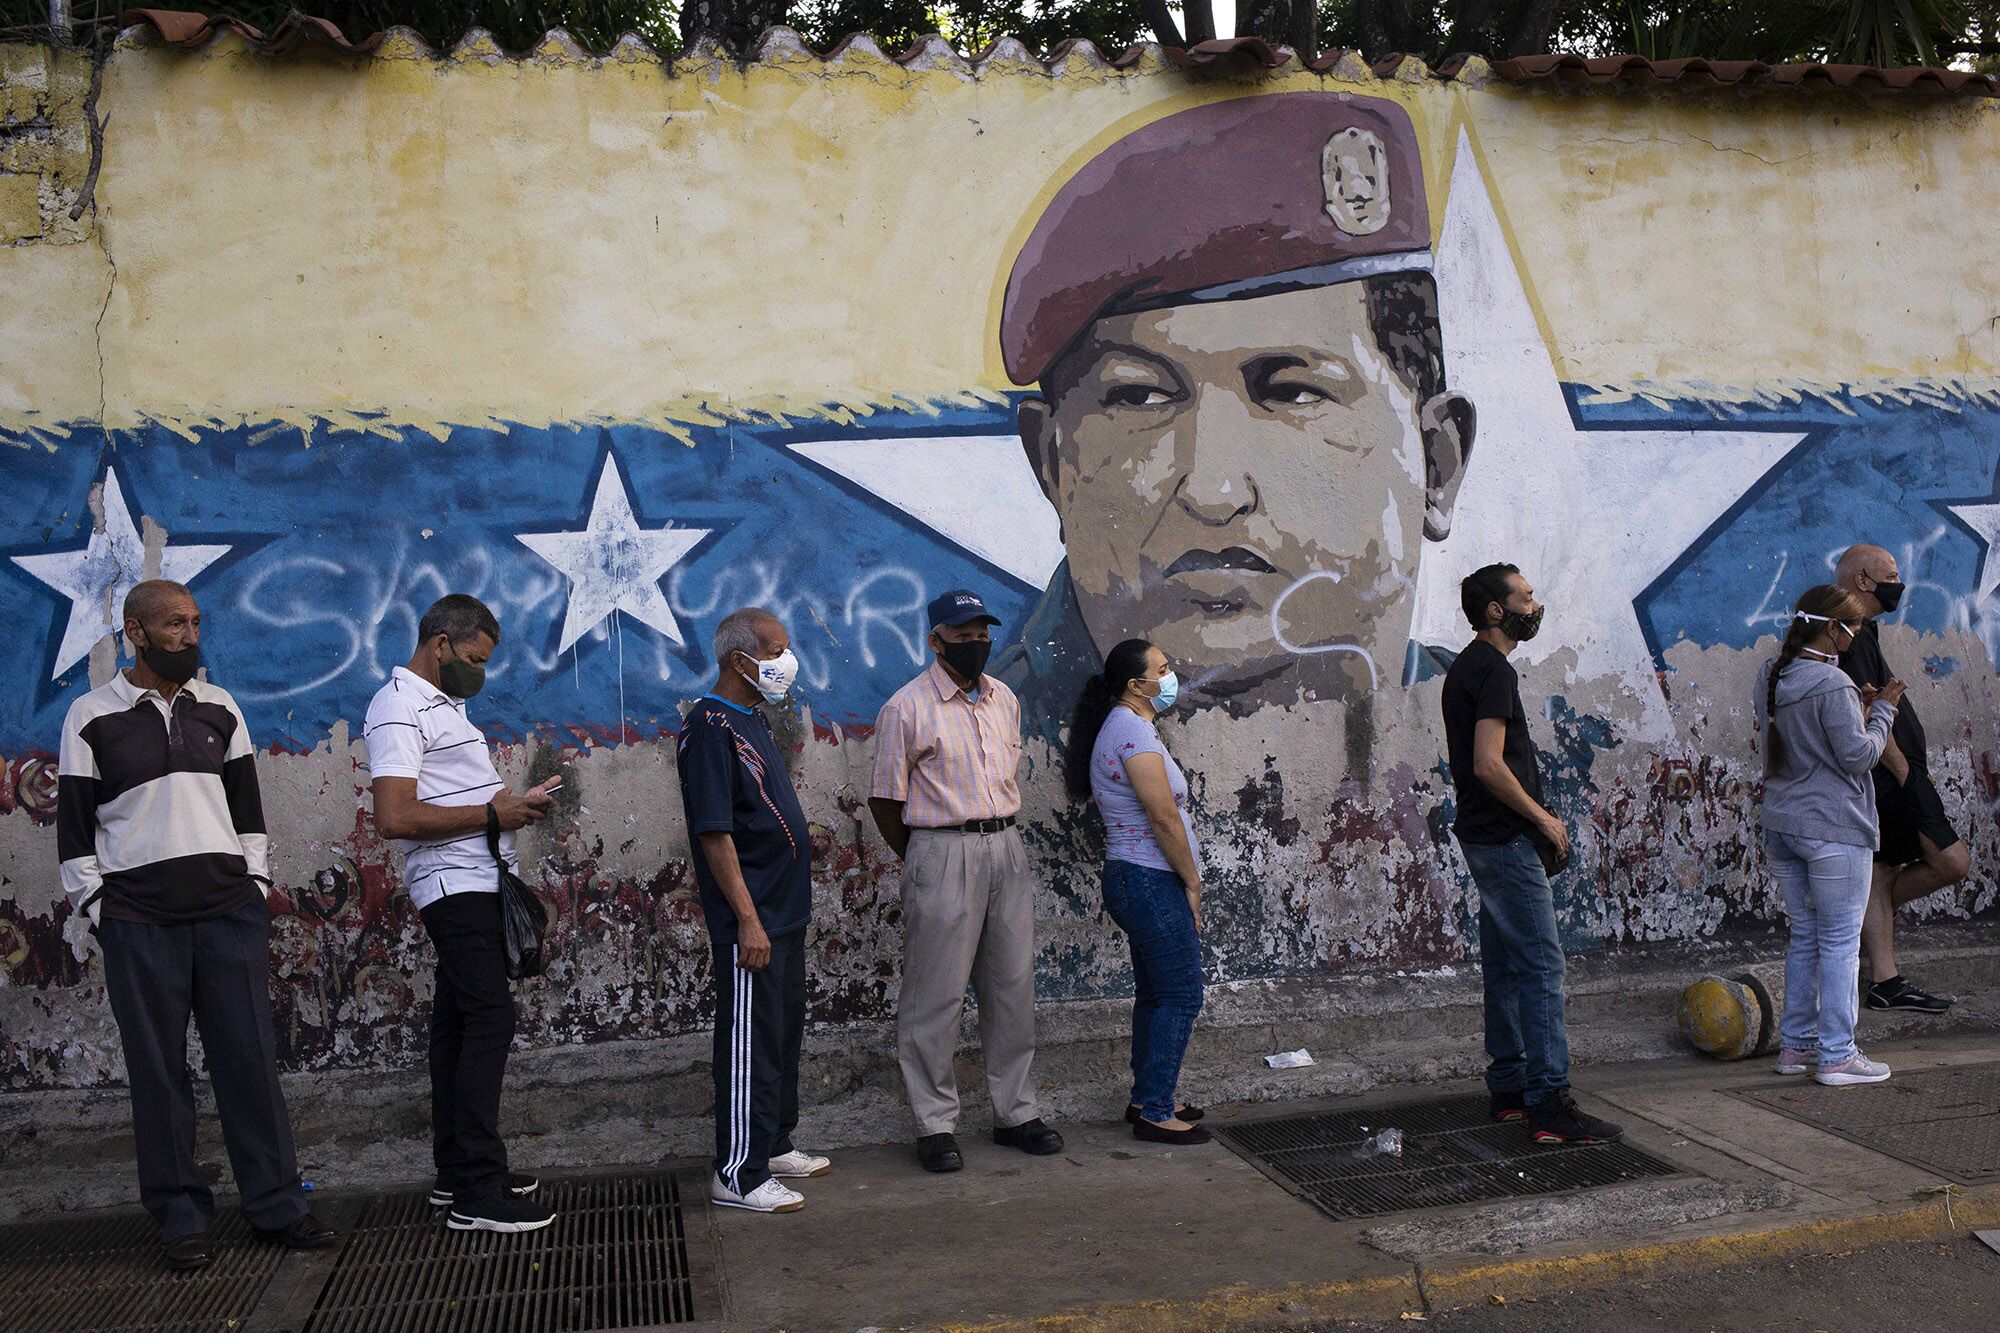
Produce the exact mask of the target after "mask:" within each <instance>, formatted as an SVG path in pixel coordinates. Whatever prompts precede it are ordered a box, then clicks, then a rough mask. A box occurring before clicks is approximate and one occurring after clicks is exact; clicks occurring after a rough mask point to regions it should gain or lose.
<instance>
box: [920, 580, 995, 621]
mask: <svg viewBox="0 0 2000 1333" xmlns="http://www.w3.org/2000/svg"><path fill="white" fill-rule="evenodd" d="M975 620H983V621H985V622H986V623H987V624H989V625H997V624H999V623H1000V617H998V616H996V615H994V614H993V613H992V612H991V611H988V610H987V609H986V603H984V602H982V601H980V600H979V594H978V593H976V592H973V591H972V590H971V589H969V588H953V589H952V590H951V591H950V592H948V593H945V594H943V595H942V596H940V597H938V598H937V599H935V600H934V601H932V602H931V627H932V628H933V629H935V628H936V627H938V626H939V625H968V624H971V623H972V622H973V621H975Z"/></svg>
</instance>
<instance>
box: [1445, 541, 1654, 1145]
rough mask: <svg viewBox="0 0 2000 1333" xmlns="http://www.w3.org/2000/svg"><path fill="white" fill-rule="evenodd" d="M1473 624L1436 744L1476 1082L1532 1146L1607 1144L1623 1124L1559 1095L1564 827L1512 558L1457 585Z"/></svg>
mask: <svg viewBox="0 0 2000 1333" xmlns="http://www.w3.org/2000/svg"><path fill="white" fill-rule="evenodd" d="M1459 600H1460V605H1461V606H1462V607H1463V608H1464V611H1465V618H1466V619H1467V620H1468V621H1470V622H1471V624H1472V628H1473V629H1474V630H1475V631H1477V633H1476V636H1475V637H1474V638H1473V640H1472V642H1471V643H1470V644H1468V645H1466V648H1465V651H1464V652H1462V653H1460V654H1459V655H1458V657H1457V658H1456V659H1455V660H1454V661H1453V662H1452V664H1451V670H1450V671H1448V672H1447V673H1446V674H1445V678H1444V731H1445V743H1446V746H1447V751H1448V754H1449V757H1450V760H1451V781H1452V786H1453V788H1454V789H1455V790H1456V792H1457V794H1458V816H1457V819H1456V821H1455V822H1454V824H1453V826H1452V831H1453V832H1454V833H1456V834H1457V835H1458V845H1459V850H1460V851H1461V852H1463V853H1464V855H1465V864H1466V867H1467V868H1468V869H1469V870H1471V872H1472V879H1473V882H1474V883H1475V884H1477V885H1478V887H1479V969H1480V973H1481V975H1482V977H1483V978H1484V980H1485V983H1486V1054H1487V1056H1488V1057H1489V1060H1490V1063H1489V1064H1488V1065H1487V1067H1486V1088H1487V1092H1488V1093H1489V1094H1490V1097H1491V1107H1492V1113H1493V1118H1494V1119H1495V1120H1520V1119H1523V1118H1525V1119H1526V1120H1527V1121H1528V1127H1529V1130H1530V1131H1531V1132H1532V1134H1533V1135H1534V1138H1535V1141H1536V1142H1537V1143H1609V1142H1614V1141H1616V1140H1617V1139H1618V1138H1620V1137H1621V1136H1622V1135H1623V1133H1624V1131H1623V1130H1621V1129H1620V1128H1619V1127H1618V1126H1617V1125H1613V1124H1610V1123H1607V1122H1606V1121H1602V1120H1598V1119H1596V1118H1595V1117H1593V1116H1590V1115H1587V1114H1585V1113H1584V1112H1583V1111H1582V1110H1581V1109H1580V1108H1579V1107H1578V1106H1577V1104H1576V1100H1575V1098H1573V1097H1572V1096H1571V1095H1570V1090H1569V1035H1568V1030H1567V1028H1566V1027H1565V1024H1564V1017H1563V972H1564V968H1563V950H1562V940H1561V939H1560V937H1559V936H1558V935H1557V933H1556V910H1555V896H1554V894H1553V893H1551V892H1550V889H1549V879H1548V876H1549V868H1550V867H1552V868H1554V869H1556V870H1560V869H1561V868H1562V866H1563V864H1565V863H1566V862H1567V861H1568V860H1569V834H1568V832H1567V831H1566V830H1565V829H1564V828H1563V823H1562V821H1561V820H1560V819H1557V818H1556V817H1555V816H1554V815H1553V814H1551V813H1550V812H1549V810H1548V808H1547V807H1546V806H1544V805H1543V804H1542V800H1541V797H1542V778H1541V772H1540V769H1539V767H1538V765H1537V763H1536V759H1535V747H1534V743H1533V742H1532V741H1530V740H1529V738H1528V715H1527V712H1526V710H1525V709H1523V708H1522V707H1521V687H1520V678H1519V677H1518V676H1517V675H1515V673H1514V668H1513V666H1512V665H1510V664H1509V663H1508V661H1507V655H1508V654H1509V653H1511V652H1513V651H1514V649H1515V647H1516V646H1517V645H1519V644H1520V643H1522V642H1524V641H1525V640H1528V639H1532V638H1534V637H1535V634H1536V632H1537V631H1539V630H1540V629H1541V626H1542V610H1543V608H1542V604H1541V603H1540V602H1538V601H1536V600H1535V590H1534V589H1533V588H1532V587H1530V586H1529V584H1528V581H1527V580H1526V579H1524V578H1522V577H1521V571H1520V570H1518V569H1516V568H1515V567H1514V566H1512V565H1488V566H1486V567H1485V568H1483V569H1480V570H1476V571H1474V572H1473V573H1472V574H1471V575H1469V576H1468V577H1467V578H1466V579H1465V581H1464V582H1463V583H1462V584H1460V585H1459Z"/></svg>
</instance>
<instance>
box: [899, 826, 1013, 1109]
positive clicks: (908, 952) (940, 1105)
mask: <svg viewBox="0 0 2000 1333" xmlns="http://www.w3.org/2000/svg"><path fill="white" fill-rule="evenodd" d="M968 981H970V982H971V983H972V986H973V988H974V990H975V991H976V992H977V993H978V997H979V1044H980V1047H981V1048H982V1050H983V1051H984V1053H985V1057H986V1092H987V1095H988V1096H989V1097H991V1098H992V1099H993V1122H994V1123H995V1124H996V1125H1019V1124H1023V1123H1025V1122H1027V1121H1029V1120H1033V1119H1035V1118H1036V1116H1037V1115H1039V1114H1040V1113H1039V1112H1038V1111H1037V1110H1036V1109H1035V1094H1034V1084H1033V1079H1032V1076H1031V1066H1032V1065H1033V1064H1034V1060H1035V882H1034V878H1033V876H1032V875H1030V874H1029V872H1028V853H1027V849H1026V848H1025V847H1023V846H1022V845H1021V834H1020V831H1019V830H1018V829H1011V828H1010V829H1006V830H1004V831H1002V832H999V833H964V832H960V831H957V830H951V829H913V830H911V832H910V846H909V855H908V856H907V857H906V858H905V859H904V861H903V989H902V999H901V1001H900V1003H899V1004H898V1005H897V1008H896V1054H897V1058H898V1061H899V1063H900V1064H901V1065H902V1069H903V1086H904V1088H905V1089H906V1090H907V1091H908V1093H909V1097H910V1110H911V1111H912V1112H914V1113H915V1115H916V1118H917V1133H918V1134H919V1135H924V1134H945V1133H949V1132H950V1131H951V1130H952V1129H953V1127H954V1126H956V1125H957V1123H958V1076H957V1073H956V1072H955V1071H954V1069H953V1067H952V1058H953V1056H954V1054H955V1053H956V1051H957V1049H958V1020H959V1017H960V1016H961V1015H962V1014H963V1013H964V1011H965V986H966V983H967V982H968Z"/></svg>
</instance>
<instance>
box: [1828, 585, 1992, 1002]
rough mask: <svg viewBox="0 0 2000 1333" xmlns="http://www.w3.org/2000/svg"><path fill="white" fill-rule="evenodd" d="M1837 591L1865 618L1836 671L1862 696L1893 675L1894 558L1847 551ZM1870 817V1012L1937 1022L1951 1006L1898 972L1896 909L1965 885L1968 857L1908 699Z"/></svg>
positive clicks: (1897, 590) (1865, 944)
mask: <svg viewBox="0 0 2000 1333" xmlns="http://www.w3.org/2000/svg"><path fill="white" fill-rule="evenodd" d="M1834 577H1835V578H1836V579H1838V580H1839V582H1840V586H1841V587H1843V588H1845V589H1847V590H1848V591H1849V592H1851V593H1853V594H1854V595H1855V597H1856V598H1858V599H1859V600H1860V602H1861V605H1862V606H1863V607H1865V608H1866V609H1867V611H1868V614H1869V619H1868V620H1867V621H1866V622H1865V623H1863V625H1862V627H1861V632H1860V633H1859V634H1857V635H1856V636H1855V638H1854V642H1853V643H1852V644H1851V645H1849V647H1848V649H1847V651H1846V652H1844V653H1842V654H1841V655H1840V669H1841V670H1843V671H1845V672H1846V673H1847V674H1848V675H1849V676H1850V677H1852V678H1853V681H1854V683H1855V684H1856V685H1859V686H1860V687H1861V688H1862V690H1863V691H1864V692H1865V691H1867V690H1870V689H1879V688H1881V687H1882V686H1883V685H1886V684H1888V683H1889V681H1890V679H1891V678H1892V677H1894V675H1895V673H1894V672H1893V671H1891V670H1889V664H1888V662H1887V661H1885V660H1884V659H1883V657H1882V631H1881V627H1880V625H1878V624H1877V622H1876V619H1875V618H1876V617H1878V616H1882V615H1886V614H1887V613H1889V612H1891V611H1894V610H1895V609H1896V607H1897V606H1898V605H1899V604H1901V602H1902V600H1903V584H1902V581H1901V580H1902V575H1901V573H1900V571H1899V570H1898V569H1897V567H1896V557H1895V556H1893V555H1891V554H1889V552H1887V551H1885V550H1883V549H1882V548H1881V547H1879V546H1867V545H1861V546H1850V547H1849V548H1848V549H1847V551H1846V553H1845V554H1843V555H1842V556H1841V557H1840V563H1839V564H1838V565H1837V566H1835V568H1834ZM1875 810H1876V813H1877V815H1878V816H1879V817H1880V818H1881V821H1882V846H1881V848H1880V850H1878V851H1877V852H1876V853H1875V878H1874V883H1873V885H1872V886H1871V887H1870V890H1869V894H1868V914H1867V915H1866V916H1865V917H1863V918H1862V922H1861V948H1862V950H1863V951H1864V952H1865V953H1866V954H1867V955H1868V976H1869V979H1870V980H1869V985H1868V994H1867V996H1866V999H1867V1001H1868V1007H1869V1008H1870V1009H1912V1010H1915V1011H1917V1012H1919V1013H1926V1014H1941V1013H1943V1012H1944V1011H1945V1010H1947V1009H1949V1008H1951V1001H1950V1000H1946V999H1943V998H1940V997H1939V996H1936V995H1931V994H1928V993H1926V992H1925V991H1922V990H1919V989H1918V988H1917V987H1915V986H1913V985H1911V984H1910V982H1909V979H1908V978H1906V977H1905V976H1903V974H1902V970H1901V969H1900V968H1899V967H1898V966H1897V964H1896V909H1897V908H1898V907H1901V906H1902V905H1903V904H1904V903H1907V902H1913V901H1915V900H1916V899H1918V898H1922V897H1926V896H1927V895H1929V894H1933V893H1936V892H1937V891H1938V890H1939V889H1942V888H1947V887H1949V886H1951V885H1953V884H1956V883H1958V882H1959V881H1960V880H1962V879H1964V878H1965V877H1966V875H1967V874H1968V873H1970V871H1971V870H1972V856H1971V854H1970V853H1969V852H1968V851H1967V850H1966V846H1965V843H1964V842H1963V841H1962V840H1961V839H1960V838H1959V836H1958V830H1956V829H1954V828H1953V827H1952V826H1951V821H1950V820H1949V819H1947V818H1946V817H1945V813H1944V802H1943V801H1942V800H1940V799H1939V798H1938V792H1937V788H1936V787H1935V786H1934V785H1932V783H1931V774H1930V759H1929V755H1928V754H1927V753H1926V742H1925V740H1924V724H1923V723H1922V722H1920V721H1918V720H1917V708H1916V705H1915V704H1914V703H1912V702H1911V701H1910V700H1909V698H1908V697H1907V696H1905V698H1904V700H1903V706H1902V707H1901V708H1898V709H1897V710H1896V725H1895V726H1894V727H1893V728H1892V729H1891V730H1890V733H1889V744H1888V745H1887V746H1886V747H1884V748H1883V750H1882V762H1881V763H1879V764H1877V765H1876V766H1875Z"/></svg>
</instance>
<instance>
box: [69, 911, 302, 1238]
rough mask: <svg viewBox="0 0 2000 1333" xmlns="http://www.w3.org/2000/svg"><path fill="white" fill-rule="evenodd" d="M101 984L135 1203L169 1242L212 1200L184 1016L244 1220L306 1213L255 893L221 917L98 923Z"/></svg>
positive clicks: (203, 1215)
mask: <svg viewBox="0 0 2000 1333" xmlns="http://www.w3.org/2000/svg"><path fill="white" fill-rule="evenodd" d="M97 933H98V940H99V942H100V943H101V944H102V945H103V947H104V989H105V991H106V993H107V994H108V996H109V998H110V1000H111V1012H112V1014H113V1016H114V1017H116V1018H117V1020H118V1035H119V1038H120V1039H121V1041H122V1044H123V1045H124V1047H125V1074H126V1078H127V1079H128V1080H129V1081H130V1083H131V1085H132V1137H133V1139H134V1140H135V1146H136V1147H137V1149H138V1157H139V1201H140V1202H141V1203H143V1204H145V1206H146V1211H147V1212H149V1213H151V1214H152V1215H153V1218H154V1220H155V1221H157V1222H158V1223H159V1224H160V1234H161V1237H162V1238H163V1239H165V1240H168V1241H174V1240H178V1239H180V1238H181V1237H182V1236H187V1235H192V1234H194V1233H195V1232H200V1231H206V1230H208V1224H209V1221H210V1219H211V1218H213V1217H214V1215H215V1196H214V1194H212V1193H211V1192H210V1191H209V1188H208V1182H207V1181H206V1180H204V1179H202V1174H201V1163H200V1162H198V1161H197V1160H196V1159H195V1155H194V1080H193V1078H192V1077H190V1076H189V1074H188V1038H187V1034H188V1018H189V1016H190V1015H192V1016H193V1018H194V1022H195V1026H196V1027H198V1028H200V1029H201V1049H202V1053H203V1054H204V1055H205V1056H206V1057H207V1060H208V1072H209V1078H210V1079H211V1081H213V1083H214V1084H215V1103H216V1110H217V1111H219V1112H220V1113H221V1115H222V1141H223V1144H224V1146H226V1147H227V1148H228V1149H229V1166H230V1169H231V1170H232V1171H234V1172H235V1174H236V1188H237V1190H238V1191H239V1192H240V1193H241V1194H242V1197H243V1215H244V1216H245V1217H247V1218H249V1219H250V1224H251V1225H252V1226H255V1227H262V1228H265V1229H266V1230H272V1231H275V1230H277V1229H279V1228H281V1227H284V1226H288V1225H290V1224H291V1223H292V1222H293V1221H295V1220H296V1219H298V1218H300V1217H302V1216H304V1215H305V1211H306V1196H305V1192H304V1190H303V1189H301V1187H300V1185H299V1164H298V1160H297V1158H296V1157H295V1156H294V1155H293V1152H292V1125H291V1120H290V1118H289V1117H288V1116H287V1114H286V1111H285V1094H284V1091H283V1089H281V1088H280V1087H279V1086H278V1040H277V1036H276V1033H275V1032H274V1030H273V1028H272V1026H271V916H270V913H269V911H268V910H267V909H266V908H265V906H264V900H263V898H261V897H259V896H258V895H256V894H252V895H251V897H250V901H249V902H247V903H245V904H244V905H243V906H242V907H240V908H238V909H237V910H236V911H234V912H231V913H230V914H229V915H228V916H220V917H216V918H215V919H213V920H210V921H197V922H194V923H192V924H189V925H176V926H150V925H141V924H139V923H138V922H134V921H114V920H111V919H110V918H108V917H107V918H106V919H105V920H104V922H103V923H102V924H101V925H100V926H99V927H98V932H97Z"/></svg>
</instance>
